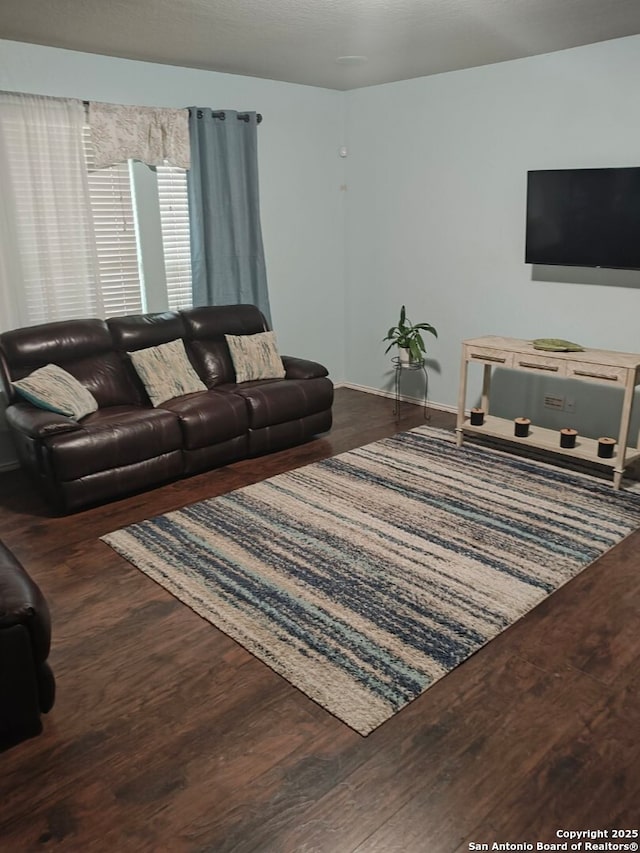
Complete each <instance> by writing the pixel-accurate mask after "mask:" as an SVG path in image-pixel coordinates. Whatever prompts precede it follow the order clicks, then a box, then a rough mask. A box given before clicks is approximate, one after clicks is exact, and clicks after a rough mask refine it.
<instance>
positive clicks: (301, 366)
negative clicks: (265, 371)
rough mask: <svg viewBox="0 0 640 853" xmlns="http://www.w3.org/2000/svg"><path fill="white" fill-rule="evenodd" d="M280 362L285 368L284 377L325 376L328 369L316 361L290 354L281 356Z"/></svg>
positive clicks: (314, 377)
mask: <svg viewBox="0 0 640 853" xmlns="http://www.w3.org/2000/svg"><path fill="white" fill-rule="evenodd" d="M282 364H283V365H284V369H285V370H286V375H285V379H316V378H318V377H320V376H327V375H328V373H329V371H328V370H327V368H326V367H323V366H322V365H321V364H318V362H317V361H308V360H307V359H305V358H294V357H293V356H291V355H283V356H282Z"/></svg>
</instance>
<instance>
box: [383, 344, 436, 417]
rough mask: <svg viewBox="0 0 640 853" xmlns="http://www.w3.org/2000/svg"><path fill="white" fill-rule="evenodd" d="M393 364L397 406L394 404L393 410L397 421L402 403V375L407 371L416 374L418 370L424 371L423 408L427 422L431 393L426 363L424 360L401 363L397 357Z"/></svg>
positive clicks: (392, 360) (392, 361)
mask: <svg viewBox="0 0 640 853" xmlns="http://www.w3.org/2000/svg"><path fill="white" fill-rule="evenodd" d="M391 363H392V364H393V367H394V369H395V371H396V375H395V383H394V387H395V404H394V409H393V414H394V415H395V416H396V419H399V418H400V402H401V397H400V380H401V378H402V373H403V371H405V370H408V371H412V372H415V371H417V370H418V371H422V374H423V375H424V397H423V403H422V407H423V410H424V417H425V420H429V412H428V409H427V396H428V391H429V374H428V373H427V366H426V364H425V362H424V359H422V360H421V361H401V360H400V358H399V357H398V356H395V358H392V359H391Z"/></svg>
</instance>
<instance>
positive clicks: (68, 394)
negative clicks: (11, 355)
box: [13, 364, 98, 421]
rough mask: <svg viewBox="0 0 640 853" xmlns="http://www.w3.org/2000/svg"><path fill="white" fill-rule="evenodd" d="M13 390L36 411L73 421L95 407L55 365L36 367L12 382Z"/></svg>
mask: <svg viewBox="0 0 640 853" xmlns="http://www.w3.org/2000/svg"><path fill="white" fill-rule="evenodd" d="M13 387H14V388H15V389H16V391H17V392H18V393H19V394H20V396H21V397H24V399H25V400H28V401H29V402H30V403H31V404H32V405H34V406H37V407H38V408H39V409H46V410H47V411H48V412H56V413H57V414H59V415H66V416H67V417H68V418H74V419H75V420H76V421H79V420H80V418H84V417H86V416H87V415H90V414H91V412H95V411H96V409H97V408H98V402H97V400H96V398H95V397H94V396H93V394H92V393H91V391H89V390H87V389H86V388H85V387H84V385H81V384H80V382H78V380H77V379H76V378H75V376H72V375H71V374H70V373H67V371H66V370H63V369H62V368H61V367H58V365H57V364H46V365H45V366H44V367H39V368H38V369H37V370H34V371H33V373H30V374H29V376H25V378H24V379H18V380H17V381H16V382H14V383H13Z"/></svg>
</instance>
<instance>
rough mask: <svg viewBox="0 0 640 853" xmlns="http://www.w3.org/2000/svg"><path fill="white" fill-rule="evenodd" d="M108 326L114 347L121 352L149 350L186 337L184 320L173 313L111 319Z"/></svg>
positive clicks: (135, 315)
mask: <svg viewBox="0 0 640 853" xmlns="http://www.w3.org/2000/svg"><path fill="white" fill-rule="evenodd" d="M107 326H108V329H109V331H110V332H111V337H112V339H113V347H114V348H115V349H116V350H119V351H120V352H131V350H138V349H148V348H149V347H157V346H159V345H160V344H166V343H167V342H168V341H175V340H176V338H182V337H184V333H185V329H184V323H183V322H182V318H181V317H180V315H179V314H175V313H174V312H173V311H165V312H164V313H162V314H127V315H126V316H124V317H110V318H109V319H108V320H107Z"/></svg>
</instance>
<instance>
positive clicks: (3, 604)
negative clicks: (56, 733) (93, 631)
mask: <svg viewBox="0 0 640 853" xmlns="http://www.w3.org/2000/svg"><path fill="white" fill-rule="evenodd" d="M50 645H51V619H50V616H49V608H48V607H47V602H46V601H45V599H44V596H43V595H42V592H41V591H40V588H39V587H38V585H37V584H36V583H35V581H33V580H32V579H31V578H30V577H29V575H28V574H27V573H26V571H25V570H24V568H23V567H22V565H21V564H20V563H19V562H18V561H17V560H16V558H15V557H14V555H13V554H12V553H11V551H9V549H8V548H6V547H5V546H4V545H3V544H2V543H1V542H0V750H4V749H8V748H9V747H10V746H14V745H15V744H17V743H19V742H20V741H22V740H25V739H26V738H30V737H34V736H35V735H37V734H40V732H41V731H42V722H41V719H40V714H46V713H47V712H48V711H50V710H51V708H52V706H53V702H54V699H55V680H54V677H53V673H52V672H51V669H50V667H49V664H48V663H47V657H48V656H49V647H50Z"/></svg>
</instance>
